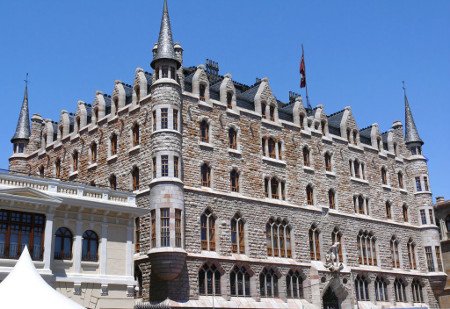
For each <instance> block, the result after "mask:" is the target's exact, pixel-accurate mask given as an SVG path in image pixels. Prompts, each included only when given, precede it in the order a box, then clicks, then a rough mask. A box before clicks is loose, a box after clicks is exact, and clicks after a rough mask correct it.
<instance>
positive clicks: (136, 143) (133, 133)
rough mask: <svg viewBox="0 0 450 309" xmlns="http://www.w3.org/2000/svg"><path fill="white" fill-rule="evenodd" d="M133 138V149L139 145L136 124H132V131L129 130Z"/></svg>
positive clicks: (137, 126)
mask: <svg viewBox="0 0 450 309" xmlns="http://www.w3.org/2000/svg"><path fill="white" fill-rule="evenodd" d="M131 133H132V137H133V147H135V146H137V145H139V143H140V137H139V125H138V124H137V123H135V124H134V126H133V129H132V130H131Z"/></svg>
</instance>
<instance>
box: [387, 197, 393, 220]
mask: <svg viewBox="0 0 450 309" xmlns="http://www.w3.org/2000/svg"><path fill="white" fill-rule="evenodd" d="M386 218H387V219H392V207H391V203H390V202H389V201H388V202H386Z"/></svg>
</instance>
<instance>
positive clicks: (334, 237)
mask: <svg viewBox="0 0 450 309" xmlns="http://www.w3.org/2000/svg"><path fill="white" fill-rule="evenodd" d="M331 242H332V243H333V245H334V244H336V243H339V246H338V262H339V263H343V262H344V254H343V250H342V248H343V246H344V244H343V243H342V232H341V231H340V230H339V228H338V227H335V228H334V230H333V232H332V233H331Z"/></svg>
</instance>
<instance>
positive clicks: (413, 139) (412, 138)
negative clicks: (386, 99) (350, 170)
mask: <svg viewBox="0 0 450 309" xmlns="http://www.w3.org/2000/svg"><path fill="white" fill-rule="evenodd" d="M402 83H403V95H404V100H405V142H406V143H407V144H408V143H420V144H423V141H422V139H421V138H420V136H419V132H418V131H417V127H416V124H415V122H414V118H413V115H412V112H411V107H410V106H409V102H408V97H407V96H406V87H405V82H404V81H403V82H402Z"/></svg>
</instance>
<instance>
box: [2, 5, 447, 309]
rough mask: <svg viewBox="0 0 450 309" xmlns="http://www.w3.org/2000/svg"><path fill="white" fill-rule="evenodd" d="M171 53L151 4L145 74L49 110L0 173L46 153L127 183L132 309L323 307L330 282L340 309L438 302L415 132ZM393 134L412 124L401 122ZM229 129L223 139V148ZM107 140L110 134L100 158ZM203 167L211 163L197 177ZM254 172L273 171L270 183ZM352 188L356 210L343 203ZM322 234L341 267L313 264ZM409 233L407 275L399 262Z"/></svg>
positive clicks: (30, 165)
mask: <svg viewBox="0 0 450 309" xmlns="http://www.w3.org/2000/svg"><path fill="white" fill-rule="evenodd" d="M182 53H183V50H182V48H181V46H180V45H179V44H173V42H172V34H171V30H170V22H169V19H168V11H167V6H166V5H165V9H164V13H163V20H162V23H161V32H160V37H159V40H158V44H156V45H155V47H154V50H153V56H154V60H153V61H152V64H151V65H152V68H153V69H154V71H153V73H147V72H145V71H144V70H142V69H140V68H138V69H137V70H136V74H135V78H134V84H133V85H132V86H131V85H127V84H124V83H122V82H119V81H117V82H116V83H115V87H114V91H113V95H112V96H108V95H106V94H103V93H101V92H98V93H97V94H96V96H95V100H94V102H93V104H92V105H89V104H86V103H84V102H79V104H78V110H77V112H76V113H75V114H73V115H72V114H69V113H67V112H65V111H63V112H62V113H61V119H60V121H59V122H58V123H53V122H52V121H51V120H45V121H44V120H43V119H42V117H40V116H39V115H34V116H33V117H32V125H31V126H32V129H31V135H30V137H29V142H28V144H27V148H26V150H25V153H17V152H16V153H14V154H13V156H12V157H11V159H10V168H11V170H17V171H21V172H31V173H35V172H36V173H38V172H41V173H44V174H45V175H46V176H49V177H55V176H56V162H61V173H60V175H58V176H59V177H60V178H62V179H72V180H76V181H80V182H86V183H92V182H93V183H95V185H104V186H110V185H111V179H112V178H111V175H114V176H115V177H114V179H116V180H117V183H116V185H117V187H119V188H124V189H136V194H137V204H138V206H139V207H141V208H144V209H148V211H150V213H149V214H147V215H145V216H142V217H141V218H140V227H139V236H140V239H139V241H140V252H137V253H136V254H135V262H136V266H137V269H138V270H139V271H138V272H137V278H138V282H139V285H140V288H141V294H142V300H143V301H144V303H142V304H139V305H138V307H139V306H140V307H142V308H144V307H145V308H146V307H151V305H150V304H154V303H159V302H162V301H165V300H166V299H169V300H170V302H169V303H170V304H169V306H171V307H197V308H199V307H210V306H211V302H217V304H215V305H218V306H219V307H236V306H238V305H239V306H240V307H241V308H243V307H252V308H268V307H278V308H284V307H285V308H288V307H289V308H301V307H302V306H306V307H308V306H310V307H312V308H321V307H322V306H323V304H324V299H325V298H327V296H326V295H328V294H327V293H328V292H329V291H332V294H333V295H334V298H335V302H336V303H338V304H339V306H340V307H341V308H350V307H352V306H357V305H358V303H360V304H364V303H367V304H369V303H371V304H372V305H373V306H379V307H380V308H381V306H383V305H386V306H394V305H395V304H398V305H405V304H409V305H410V306H411V305H413V304H414V303H419V302H420V303H422V302H423V303H425V304H427V305H428V306H429V307H430V308H437V307H438V302H437V296H436V295H437V293H438V292H439V288H440V284H439V283H440V282H442V280H444V278H445V277H444V276H445V274H444V273H443V272H442V271H441V270H439V269H438V268H437V267H435V268H434V269H431V268H430V267H429V261H427V254H426V252H425V247H427V246H430V247H431V250H432V251H431V255H429V256H431V259H432V260H433V262H434V264H435V265H436V266H437V265H438V260H437V259H438V258H437V255H436V250H437V248H439V234H438V227H437V226H436V224H435V223H434V222H432V221H431V219H430V217H433V216H434V214H433V207H432V200H431V189H430V187H429V185H428V183H429V177H428V168H427V163H426V158H425V157H424V156H423V155H422V152H421V146H422V144H423V142H422V141H421V140H420V139H419V140H410V139H407V138H405V134H404V132H403V125H402V123H401V122H399V121H395V122H394V123H393V125H392V128H390V129H389V130H388V131H387V132H384V133H381V132H380V131H379V127H378V125H377V124H373V125H372V126H369V127H367V128H364V129H359V127H358V124H357V122H356V120H355V119H354V117H353V115H352V112H351V108H350V107H346V108H344V109H343V110H341V111H339V112H336V113H333V114H329V115H328V114H326V113H325V109H324V107H323V106H321V105H320V106H317V107H316V108H314V109H307V108H305V107H304V106H303V103H302V99H301V97H293V98H292V100H291V101H290V102H288V103H282V102H280V101H279V100H277V99H276V98H275V96H274V94H273V93H272V91H271V89H270V83H269V80H268V79H267V78H264V79H261V80H258V81H257V82H256V83H255V84H254V85H250V86H247V85H243V84H240V83H237V82H235V81H233V80H232V77H231V75H230V74H226V75H224V76H221V75H219V74H218V66H217V64H215V63H213V62H211V61H208V62H207V64H206V66H205V65H200V66H198V67H183V66H182ZM405 103H406V104H407V106H408V111H409V112H410V110H409V103H408V102H407V101H406V102H405ZM409 119H412V115H411V117H410V118H407V121H411V120H409ZM46 124H49V125H46ZM204 124H206V129H205V128H204V127H202V126H204ZM136 125H138V126H139V130H138V131H139V134H138V141H137V143H136V138H135V135H134V134H133V128H134V126H136ZM406 128H407V130H411V128H412V129H414V130H416V128H415V125H413V126H411V124H410V123H409V122H408V123H407V126H406ZM230 129H232V130H234V131H235V132H236V134H235V139H234V143H232V141H231V140H230V139H232V138H231V137H230V136H231V135H230V134H231V133H230V132H231V131H230ZM52 130H53V131H52ZM54 132H57V133H56V134H55V133H54ZM416 133H417V132H416ZM113 134H115V135H116V136H117V141H118V143H117V150H114V151H113V152H111V149H112V147H113V146H112V143H113V142H112V136H113ZM408 136H409V135H408ZM417 136H418V135H417ZM43 137H45V138H43ZM268 140H274V141H276V143H275V144H273V145H270V143H271V142H269V141H268ZM13 142H14V141H13ZM93 143H95V145H96V153H97V155H96V157H97V158H96V160H93V159H92V158H93V154H92V149H91V145H93ZM75 151H77V152H78V166H77V167H76V168H75V169H74V158H73V154H74V152H75ZM306 152H307V153H309V155H306ZM326 155H328V156H330V161H329V162H328V163H326V160H325V156H326ZM305 156H306V157H308V160H307V161H309V162H305ZM204 164H207V165H208V167H209V169H210V172H209V175H208V180H209V182H208V185H206V186H205V183H204V182H202V178H203V176H204V175H202V172H201V171H202V166H203V165H204ZM135 167H137V168H138V169H139V170H138V171H139V185H138V187H137V186H136V179H135V178H133V174H132V171H133V168H135ZM382 170H384V173H385V176H382V174H383V172H382ZM233 171H234V172H235V173H237V174H238V175H239V178H238V179H237V184H238V187H239V189H237V190H234V189H233V188H231V184H230V183H231V179H230V177H231V176H230V175H231V173H232V172H233ZM399 177H400V178H401V180H399ZM417 177H418V178H417ZM416 178H417V179H418V180H416ZM266 179H276V180H277V181H278V186H277V187H276V189H275V187H274V188H271V185H270V183H271V182H270V181H269V182H268V183H267V181H268V180H266ZM133 184H134V186H133ZM308 186H309V188H312V191H311V194H310V196H309V197H308V196H307V190H306V188H307V187H308ZM273 190H278V191H277V192H278V194H274V192H272V191H273ZM330 190H331V191H330ZM235 191H236V192H235ZM330 192H333V193H334V195H333V196H334V198H333V200H334V202H333V203H331V202H330V195H329V194H330ZM359 196H361V198H362V199H363V201H364V207H363V208H364V211H362V213H360V211H359V210H358V209H359V208H358V205H355V203H356V204H357V203H358V201H359V200H358V198H359ZM308 198H309V199H310V201H308ZM330 203H331V204H330ZM386 203H389V205H390V210H389V214H387V211H386ZM163 209H167V213H163ZM405 209H406V210H405ZM206 210H208V211H209V212H210V213H212V218H214V219H215V220H214V224H213V227H214V231H215V234H214V237H213V238H214V239H213V240H214V243H215V249H214V250H209V251H208V250H204V248H203V250H202V240H204V241H206V239H202V237H203V236H201V235H202V226H201V225H202V219H201V216H202V215H203V214H204V213H205V211H206ZM430 211H431V213H430ZM422 213H425V221H423V219H422ZM236 214H238V215H239V216H240V218H242V220H243V222H244V226H243V230H242V232H243V233H244V237H243V239H244V243H245V244H244V245H243V248H244V249H243V251H244V252H240V254H237V253H233V250H232V247H233V246H232V242H233V237H234V236H232V235H233V231H232V229H233V228H232V223H231V220H232V218H233V217H234V216H235V215H236ZM153 216H154V217H153ZM166 216H167V217H166ZM271 218H273V219H274V220H277V219H280V220H281V221H283V220H284V221H283V222H286V224H288V225H289V228H290V229H289V235H288V236H289V239H290V247H291V249H292V254H291V256H290V257H287V256H285V257H271V256H268V248H267V247H268V245H267V234H266V226H267V223H268V221H269V220H270V219H271ZM313 225H314V227H315V228H316V230H317V232H318V234H317V235H318V236H317V237H318V238H317V239H318V241H317V243H318V245H317V247H316V250H320V252H321V254H320V258H318V259H317V260H312V259H311V253H310V249H311V245H310V239H309V230H310V228H311V226H313ZM333 231H339V233H340V235H341V248H342V259H343V261H341V262H342V267H341V269H340V271H339V272H333V271H330V269H329V268H327V267H326V266H325V265H327V259H328V257H327V253H328V251H329V248H330V247H331V246H332V245H333V241H332V233H333ZM365 231H367V233H371V235H374V237H375V239H376V241H375V245H374V246H375V248H373V254H374V256H376V260H377V262H376V263H375V265H372V266H367V265H362V264H361V263H360V262H359V260H360V255H361V254H362V253H361V251H362V249H361V244H360V243H359V239H358V234H359V233H360V232H365ZM284 237H286V235H285V236H284ZM393 237H394V239H397V240H398V241H399V242H398V252H399V253H398V255H399V258H398V260H399V265H398V266H397V267H393V255H392V253H391V247H390V246H391V241H392V239H393ZM284 239H286V238H284ZM409 240H412V243H413V244H414V249H413V251H414V255H413V256H414V258H413V260H414V264H416V267H415V268H416V269H411V262H410V258H409V257H410V256H411V255H410V252H409V251H408V248H409V247H408V242H409ZM284 241H285V240H284ZM364 250H365V249H364ZM205 263H206V264H207V265H214V266H215V267H216V268H217V269H218V272H219V273H220V280H219V282H220V292H218V293H217V294H216V293H213V294H215V295H203V294H211V293H208V292H204V291H203V292H201V291H202V290H201V288H199V280H200V278H199V270H200V269H201V268H202V266H203V265H205ZM235 266H239V267H244V268H245V269H246V270H247V272H248V274H249V276H250V295H249V296H250V298H248V297H247V298H243V297H236V296H237V295H233V294H234V293H233V292H232V291H231V290H232V287H231V283H230V278H231V277H230V276H231V275H230V272H231V271H232V269H233V267H235ZM265 268H266V269H271V270H273V271H274V273H275V277H274V278H278V285H277V286H278V293H277V294H278V295H277V296H276V297H264V296H262V295H261V292H262V290H261V287H260V274H261V272H262V271H263V270H264V269H265ZM289 271H298V272H299V274H300V276H301V278H302V280H303V289H302V290H303V297H297V298H298V299H290V297H289V296H288V294H287V288H286V284H287V280H286V276H287V275H288V273H289ZM358 275H360V276H363V277H364V278H365V280H366V282H367V286H368V288H367V293H368V295H365V296H363V297H361V296H358V297H357V295H356V292H355V280H356V277H357V276H358ZM377 276H379V277H382V278H384V280H385V281H386V282H387V289H386V291H387V293H386V294H387V295H386V301H380V300H377V296H376V295H375V281H376V277H377ZM399 278H401V279H402V280H403V281H404V284H405V285H406V288H405V294H406V295H405V297H403V298H402V297H398V296H397V297H396V294H395V291H394V286H395V283H394V282H395V280H396V279H399ZM274 280H276V279H274ZM413 280H418V281H419V282H420V287H421V290H422V293H423V295H422V297H418V296H417V295H416V296H415V297H413V295H412V293H413V289H412V285H413V284H412V282H413ZM263 290H264V289H263ZM201 294H202V295H201ZM237 294H239V295H240V292H238V293H237ZM247 296H248V295H247ZM357 298H359V299H357ZM167 301H168V300H166V303H167ZM375 304H376V305H375Z"/></svg>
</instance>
